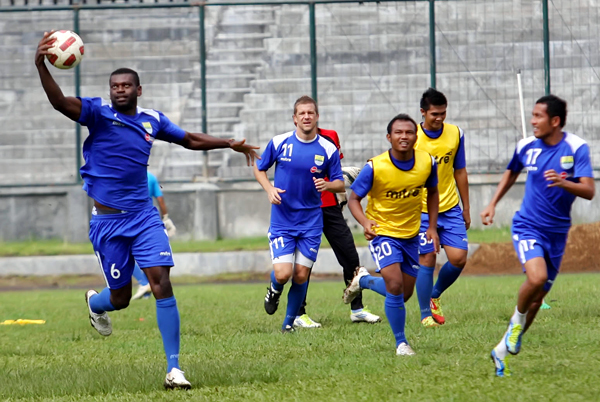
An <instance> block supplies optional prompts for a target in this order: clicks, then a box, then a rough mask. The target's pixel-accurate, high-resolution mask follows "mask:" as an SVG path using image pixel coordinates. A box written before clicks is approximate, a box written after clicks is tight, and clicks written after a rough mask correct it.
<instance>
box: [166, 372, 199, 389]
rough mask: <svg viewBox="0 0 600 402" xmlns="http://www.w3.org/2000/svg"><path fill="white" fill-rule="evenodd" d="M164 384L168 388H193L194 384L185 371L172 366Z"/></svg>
mask: <svg viewBox="0 0 600 402" xmlns="http://www.w3.org/2000/svg"><path fill="white" fill-rule="evenodd" d="M164 386H165V388H166V389H191V388H192V384H191V383H190V382H189V381H188V380H186V379H185V377H184V375H183V371H181V370H179V369H178V368H172V369H171V372H170V373H168V374H167V377H166V378H165V383H164Z"/></svg>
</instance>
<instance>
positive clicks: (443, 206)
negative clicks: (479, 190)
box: [415, 88, 471, 327]
mask: <svg viewBox="0 0 600 402" xmlns="http://www.w3.org/2000/svg"><path fill="white" fill-rule="evenodd" d="M447 106H448V101H447V100H446V97H445V96H444V94H443V93H441V92H439V91H436V90H435V89H433V88H429V89H428V90H427V91H425V93H423V96H422V98H421V114H422V115H423V122H422V123H421V124H419V127H418V131H417V143H416V144H415V149H419V150H423V151H426V152H428V153H429V154H431V156H433V157H434V158H435V160H436V162H437V166H438V180H439V182H438V191H439V195H440V207H439V216H438V221H437V230H438V233H439V236H440V243H441V245H442V246H443V247H444V250H445V251H446V256H447V257H448V262H446V263H445V264H444V265H443V266H442V268H441V270H440V273H439V275H438V279H437V282H436V283H435V286H434V285H433V271H434V268H435V262H436V253H435V252H434V248H433V245H432V244H431V242H430V241H428V240H427V238H426V230H427V228H428V226H429V223H428V215H429V214H428V213H427V212H428V206H427V202H426V201H425V198H424V199H423V214H422V215H421V230H420V233H419V254H420V257H419V262H420V264H421V267H420V269H419V275H418V277H417V284H416V287H417V298H418V299H419V306H420V307H421V322H422V323H423V325H424V326H426V327H435V326H438V325H442V324H444V322H445V319H444V314H443V313H442V308H441V305H440V296H441V295H442V293H443V292H444V291H445V290H446V289H448V287H450V285H452V284H453V283H454V281H456V279H457V278H458V277H459V275H460V274H461V272H462V269H463V268H464V267H465V264H466V262H467V251H468V244H469V243H468V240H467V230H468V229H469V226H470V225H471V217H470V204H469V182H468V179H467V169H466V161H465V143H464V134H463V131H462V130H461V129H460V128H459V127H458V126H455V125H453V124H447V123H444V120H445V118H446V108H447ZM459 195H460V197H459ZM461 200H462V206H463V208H462V209H461V207H460V201H461Z"/></svg>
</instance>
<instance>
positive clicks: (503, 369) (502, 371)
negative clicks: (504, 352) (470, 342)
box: [490, 348, 510, 377]
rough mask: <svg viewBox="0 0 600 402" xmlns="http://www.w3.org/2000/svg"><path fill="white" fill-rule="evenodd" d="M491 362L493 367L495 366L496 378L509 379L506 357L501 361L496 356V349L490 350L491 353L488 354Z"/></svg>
mask: <svg viewBox="0 0 600 402" xmlns="http://www.w3.org/2000/svg"><path fill="white" fill-rule="evenodd" d="M490 357H491V358H492V361H493V362H494V366H496V375H497V376H498V377H510V370H509V369H508V356H506V357H505V358H504V359H501V358H499V357H498V355H496V349H495V348H494V349H492V353H491V354H490Z"/></svg>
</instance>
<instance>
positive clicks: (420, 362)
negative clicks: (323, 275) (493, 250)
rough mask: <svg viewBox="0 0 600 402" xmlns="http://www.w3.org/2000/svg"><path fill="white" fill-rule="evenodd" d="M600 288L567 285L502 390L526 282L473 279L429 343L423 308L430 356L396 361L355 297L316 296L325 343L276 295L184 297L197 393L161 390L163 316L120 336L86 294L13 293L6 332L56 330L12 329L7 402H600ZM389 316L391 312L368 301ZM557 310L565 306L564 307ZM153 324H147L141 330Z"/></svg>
mask: <svg viewBox="0 0 600 402" xmlns="http://www.w3.org/2000/svg"><path fill="white" fill-rule="evenodd" d="M598 279H600V276H599V275H598V274H585V275H584V274H581V275H574V274H571V275H568V274H565V275H561V276H560V277H559V279H558V281H557V283H556V285H555V289H554V290H553V292H552V293H551V298H550V299H551V305H552V309H551V310H548V311H541V312H540V313H539V316H538V320H537V321H536V323H535V324H534V326H533V327H532V329H531V330H530V331H529V332H528V333H527V334H526V336H525V337H524V343H523V349H522V352H521V354H520V355H519V356H517V357H514V358H513V359H512V361H511V368H512V370H513V372H514V374H513V376H512V377H510V378H503V379H501V378H495V376H494V375H493V365H492V363H491V361H490V359H489V352H490V350H491V348H492V347H493V346H494V345H495V344H496V343H497V342H498V340H499V339H500V337H501V335H502V333H503V332H504V330H505V327H506V324H507V322H508V319H509V317H510V314H511V313H512V311H513V309H514V304H515V297H516V293H517V289H518V288H519V285H520V283H521V282H522V280H523V277H522V276H506V277H465V278H461V279H460V280H459V281H458V282H457V283H456V284H455V285H454V286H453V287H452V288H451V289H449V290H448V292H447V293H446V294H445V295H444V310H445V312H446V317H447V324H446V325H444V326H443V327H440V328H435V329H425V328H422V327H421V325H420V323H419V316H418V306H417V301H416V298H414V299H413V300H410V301H409V302H408V304H407V310H408V319H407V328H406V333H407V336H408V339H409V341H410V342H411V344H412V346H413V348H414V349H415V350H416V352H417V355H416V356H414V357H397V356H395V354H394V349H395V348H394V341H393V336H392V334H391V331H390V328H389V326H388V324H387V321H386V320H385V319H384V322H382V323H379V324H375V325H368V324H352V323H351V322H350V320H349V309H348V306H345V305H343V304H342V303H341V297H340V296H341V290H342V283H341V281H340V282H318V281H314V282H313V283H311V287H310V292H309V313H310V314H311V316H312V317H313V318H315V319H316V320H318V321H320V322H321V323H322V324H323V328H321V329H318V330H304V331H299V332H298V333H296V334H292V335H282V334H280V333H279V328H280V326H281V321H282V319H283V314H284V312H285V304H286V303H285V301H286V298H285V297H283V298H282V303H281V306H280V308H279V311H278V312H277V313H276V314H275V315H274V316H268V315H266V314H265V313H264V311H263V307H262V304H263V296H264V291H265V287H266V286H265V285H266V284H235V285H233V284H229V285H201V286H176V288H175V291H176V295H177V299H178V305H179V308H180V312H181V321H182V329H181V333H182V350H181V364H182V368H183V369H184V370H185V371H186V376H187V378H188V379H189V380H190V381H192V383H193V384H194V389H193V390H191V391H189V392H166V391H164V390H163V389H162V381H163V379H164V374H165V361H164V355H163V352H162V346H161V339H160V336H159V333H158V330H157V328H156V322H155V308H154V303H153V302H151V301H148V300H142V301H137V302H133V303H132V305H131V306H130V307H129V308H128V309H126V310H123V311H120V312H114V313H112V314H111V316H112V319H113V326H114V332H113V335H112V336H110V337H107V338H104V337H102V336H100V335H98V334H97V333H96V332H95V331H94V330H93V329H92V328H90V326H89V323H88V320H87V309H86V306H85V303H84V300H83V291H81V290H68V291H57V290H54V291H50V290H48V291H35V292H4V293H0V306H2V308H1V309H0V321H2V320H4V319H16V318H43V319H46V320H47V323H46V324H45V325H39V326H35V325H27V326H22V327H20V326H0V378H1V381H0V400H9V401H12V400H17V399H26V400H34V399H35V400H40V399H45V400H49V401H140V400H159V401H161V400H165V401H166V400H169V401H171V400H186V401H191V400H194V401H195V400H206V401H241V400H248V401H279V400H286V401H287V400H299V401H311V402H314V401H356V400H368V401H379V400H395V401H396V400H410V401H477V402H480V401H490V400H492V401H549V400H552V401H569V402H571V401H592V400H598V391H597V390H598V388H597V379H598V378H600V366H599V365H598V356H599V355H600V342H599V341H598V340H599V339H600V316H599V315H598V312H597V310H596V305H595V304H594V303H590V302H589V301H590V300H595V299H596V296H597V294H598V292H599V291H600V281H599V280H598ZM364 298H365V301H366V302H367V303H368V304H369V305H370V306H371V310H372V311H373V312H374V313H376V314H380V315H382V316H383V315H384V311H383V298H381V297H380V296H378V295H376V294H374V293H372V292H368V291H367V292H366V293H365V295H364ZM552 300H554V301H552ZM142 319H143V320H142Z"/></svg>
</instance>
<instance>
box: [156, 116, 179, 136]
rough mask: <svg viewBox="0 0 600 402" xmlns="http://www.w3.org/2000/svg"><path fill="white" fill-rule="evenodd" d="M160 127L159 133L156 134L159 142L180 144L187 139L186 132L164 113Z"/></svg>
mask: <svg viewBox="0 0 600 402" xmlns="http://www.w3.org/2000/svg"><path fill="white" fill-rule="evenodd" d="M159 127H160V128H159V130H158V133H156V138H158V139H159V140H163V141H167V142H180V141H181V140H183V137H185V131H184V130H183V129H182V128H181V127H179V126H178V125H177V124H175V123H173V122H172V121H171V120H169V118H168V117H167V116H165V115H164V114H162V113H160V122H159Z"/></svg>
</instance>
